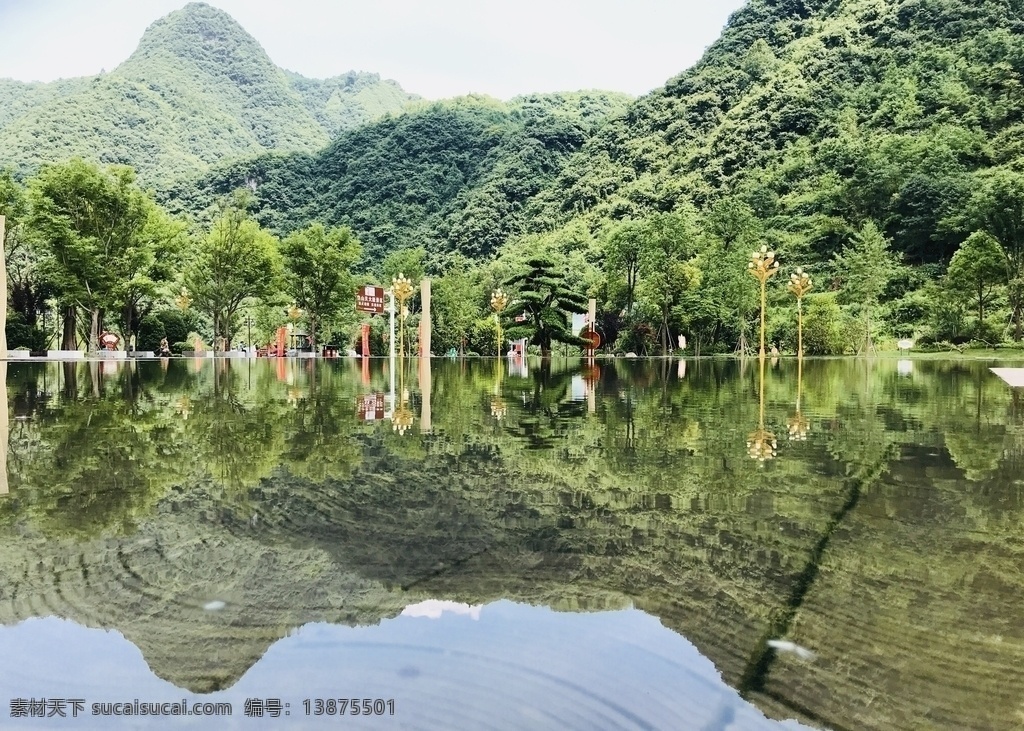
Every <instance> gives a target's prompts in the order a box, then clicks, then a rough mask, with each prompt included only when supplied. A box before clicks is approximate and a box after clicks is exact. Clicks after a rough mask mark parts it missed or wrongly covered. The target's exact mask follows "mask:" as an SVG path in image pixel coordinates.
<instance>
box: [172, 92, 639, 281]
mask: <svg viewBox="0 0 1024 731" xmlns="http://www.w3.org/2000/svg"><path fill="white" fill-rule="evenodd" d="M628 103H629V97H627V96H626V95H623V94H615V93H608V92H575V93H562V94H543V95H541V94H538V95H532V96H526V97H519V98H516V99H513V100H512V101H510V102H508V103H505V102H500V101H497V100H495V99H492V98H489V97H478V96H471V97H464V98H459V99H453V100H449V101H444V102H436V103H425V102H422V103H419V105H418V106H415V107H413V108H411V109H410V110H409V111H407V112H406V113H405V114H401V115H397V116H391V117H388V118H386V119H383V120H381V121H379V122H376V123H373V124H369V125H365V126H363V127H360V128H358V129H355V130H351V131H348V132H344V133H342V134H341V135H340V136H339V137H338V138H337V139H336V140H335V141H334V142H333V143H331V145H330V146H328V147H327V148H326V149H324V150H322V151H321V152H319V153H317V154H315V155H305V154H293V155H280V154H267V155H263V156H260V157H257V158H254V159H249V160H242V161H238V162H235V163H228V164H225V165H224V166H221V167H220V168H218V169H217V170H216V171H214V172H212V173H211V174H209V175H208V176H207V177H206V178H205V179H204V180H202V181H201V182H200V183H199V184H198V185H192V184H191V183H187V184H184V185H182V186H179V187H178V188H176V189H174V190H172V191H171V192H170V193H169V194H168V195H167V202H168V204H169V205H170V207H171V208H172V210H177V211H199V210H202V209H203V208H205V207H206V206H208V205H209V204H210V203H212V202H213V201H214V200H215V199H216V198H217V197H218V196H222V195H225V194H227V193H230V192H231V191H232V190H234V189H236V188H239V187H247V188H250V189H251V190H252V192H253V194H254V197H255V199H256V205H257V207H258V208H259V209H260V211H261V215H260V216H259V218H260V221H261V223H262V224H263V225H265V226H268V227H270V228H272V229H274V230H276V231H278V232H287V231H291V230H294V229H296V228H299V227H301V226H305V225H307V224H308V223H309V222H311V221H317V220H319V221H323V222H324V223H326V224H329V225H335V224H340V225H347V226H350V227H351V228H352V229H353V230H355V231H356V232H358V234H359V237H360V240H361V241H362V242H363V243H364V245H365V246H366V248H367V255H368V258H369V259H370V260H371V261H379V260H380V258H381V257H383V256H384V255H386V254H387V253H389V252H391V251H394V250H396V249H402V248H407V247H416V246H424V247H426V248H427V249H429V250H432V251H434V252H458V253H461V254H464V255H466V256H470V257H475V258H479V257H482V256H487V255H490V254H492V253H495V252H496V251H497V249H498V248H499V247H500V246H501V245H502V244H503V243H504V242H505V241H507V240H508V239H509V238H510V237H512V236H515V235H518V234H521V233H524V232H527V231H535V230H541V229H543V228H545V227H550V226H552V225H554V223H555V221H554V220H553V219H545V218H544V217H543V212H542V211H540V210H539V209H535V208H534V207H532V206H531V203H530V202H531V200H533V199H534V198H535V197H536V196H537V194H538V193H540V192H541V191H543V190H545V189H546V188H548V187H550V186H552V185H553V184H554V183H555V180H556V176H557V174H558V173H559V171H560V170H561V169H562V166H563V165H564V163H565V161H566V160H567V159H568V158H569V156H570V155H572V154H573V153H574V152H575V151H578V150H579V149H580V148H581V147H582V146H583V144H584V143H585V142H586V140H587V139H588V138H589V137H590V136H591V135H592V134H593V133H594V132H595V131H596V130H597V129H599V128H600V127H601V126H602V125H603V124H604V123H605V121H606V120H607V119H608V118H609V117H612V116H616V115H618V114H620V113H622V112H623V111H624V110H625V109H626V107H627V105H628Z"/></svg>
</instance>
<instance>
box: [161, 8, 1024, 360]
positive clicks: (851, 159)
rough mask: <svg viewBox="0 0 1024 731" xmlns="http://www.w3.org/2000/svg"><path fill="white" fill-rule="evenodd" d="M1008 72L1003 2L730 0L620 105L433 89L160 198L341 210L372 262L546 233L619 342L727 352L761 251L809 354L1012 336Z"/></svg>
mask: <svg viewBox="0 0 1024 731" xmlns="http://www.w3.org/2000/svg"><path fill="white" fill-rule="evenodd" d="M1022 74H1024V3H1021V2H1020V0H985V1H983V2H979V3H972V4H964V3H959V2H953V1H952V0H842V1H837V0H829V1H827V2H826V1H824V0H750V2H749V3H748V4H747V5H746V6H744V7H743V8H742V9H741V10H739V11H737V12H736V13H735V14H734V15H733V16H732V18H731V19H730V22H729V24H728V26H727V27H726V28H725V30H724V31H723V33H722V35H721V37H720V38H719V39H718V40H717V41H716V42H715V43H714V44H713V45H712V46H711V47H710V48H709V49H708V51H707V53H706V54H705V56H704V57H703V59H702V60H701V61H700V62H699V63H697V64H696V65H695V66H694V67H693V68H691V69H689V70H687V71H685V72H683V73H682V74H680V75H679V76H677V77H675V78H673V79H670V80H669V81H668V82H667V83H666V84H665V86H664V87H663V88H661V89H658V90H656V91H654V92H652V93H651V94H649V95H647V96H645V97H643V98H641V99H638V100H636V101H635V102H633V103H632V104H631V105H630V106H629V107H628V109H626V110H625V111H624V112H623V113H620V109H619V108H618V107H617V106H616V104H614V103H612V102H613V100H612V98H611V97H609V96H607V95H604V96H601V95H598V96H596V97H595V96H588V95H583V96H578V95H577V96H573V97H566V96H562V97H559V98H558V99H557V103H555V102H554V101H552V100H551V99H550V98H548V99H546V100H542V98H540V97H537V98H533V99H527V100H518V101H516V102H514V103H513V104H511V106H510V108H509V109H508V110H506V111H503V110H501V109H500V108H499V105H497V104H493V103H489V102H486V101H485V100H480V99H472V100H462V101H460V102H457V103H454V104H447V105H435V106H433V107H426V108H420V109H417V110H415V111H411V112H410V113H409V114H407V115H404V116H399V117H396V118H393V119H387V120H385V121H382V122H380V123H379V124H377V125H371V126H368V127H364V128H361V129H359V130H356V131H353V132H350V133H347V134H343V135H342V136H341V137H339V138H338V139H337V140H336V141H335V142H334V143H333V144H332V146H331V147H329V148H328V149H326V150H325V151H324V152H322V153H320V154H318V155H313V156H309V155H295V156H292V157H287V156H285V157H280V156H278V157H267V156H264V157H261V158H258V159H256V160H254V161H249V162H246V163H243V164H238V165H234V166H230V167H227V168H221V169H220V170H219V171H217V172H216V173H214V174H212V175H211V176H209V177H207V178H206V179H205V180H204V181H203V182H202V183H200V184H199V186H198V190H190V188H189V186H187V185H186V186H182V187H179V188H178V189H177V190H175V191H174V193H173V195H171V196H169V197H168V198H165V200H177V201H178V202H177V203H176V205H177V206H178V207H185V208H191V209H194V210H197V209H200V208H202V207H204V206H206V205H208V204H209V203H210V202H211V201H212V200H213V198H214V197H215V195H222V194H225V193H227V192H229V191H230V190H231V189H232V188H234V187H239V186H248V187H250V188H251V189H253V190H254V191H255V193H256V199H257V207H258V210H257V216H258V217H259V219H260V221H261V222H262V223H263V224H264V225H269V226H271V227H272V228H275V229H277V230H278V231H279V232H287V231H289V230H293V229H295V228H298V227H301V226H304V225H307V224H308V223H310V222H312V221H317V220H320V221H324V222H327V223H332V224H333V223H339V224H345V225H348V226H350V227H351V228H352V229H353V231H354V233H355V234H356V236H358V237H359V238H360V240H362V241H364V243H366V244H368V248H367V254H368V255H369V257H368V258H369V260H370V261H371V262H379V261H380V259H381V257H382V256H384V255H386V254H387V253H389V252H391V251H394V250H396V249H402V248H405V247H410V246H419V245H425V246H426V248H427V249H428V251H429V250H434V251H435V252H458V253H462V254H466V255H468V256H470V257H474V258H478V259H479V258H481V257H487V256H490V255H492V254H498V255H499V258H501V257H502V256H505V255H506V254H507V255H509V257H506V258H509V260H510V261H511V262H512V263H511V266H513V268H514V265H515V264H516V262H519V263H521V262H522V259H523V256H524V253H525V252H533V253H537V252H542V253H544V254H545V255H546V256H549V257H553V258H554V259H555V260H557V261H559V262H560V263H561V265H562V266H564V267H567V268H568V269H571V270H573V271H574V273H575V274H577V275H578V283H579V285H580V286H582V287H585V288H586V289H587V290H588V292H589V294H590V295H591V296H596V297H598V299H599V300H600V301H602V303H603V306H604V311H603V314H602V327H603V328H604V330H605V334H606V337H607V339H608V340H609V342H612V341H615V340H616V338H617V337H618V336H619V335H620V334H621V333H622V332H623V330H629V331H630V332H629V334H628V336H627V337H626V338H625V339H624V340H622V341H620V342H619V346H620V347H624V348H626V349H629V350H637V351H646V350H647V349H648V348H649V347H650V345H651V344H652V343H653V342H654V341H660V342H661V343H662V347H663V348H664V347H667V344H668V342H669V341H671V340H672V338H670V337H669V335H670V333H673V332H674V333H680V332H689V333H691V334H692V335H693V336H694V339H695V341H696V342H697V344H698V346H699V345H700V344H701V343H703V344H705V345H708V346H710V347H714V348H717V349H719V350H724V349H729V350H731V349H733V347H734V346H735V347H739V348H743V347H745V346H744V343H746V342H747V339H746V333H747V332H748V331H749V330H750V329H751V328H752V326H753V321H754V318H753V314H754V312H755V310H756V307H757V304H756V299H755V298H754V297H753V290H752V289H751V287H750V286H749V278H747V277H746V276H745V271H746V263H747V259H748V257H749V252H750V251H751V249H752V248H758V247H760V246H762V245H765V246H767V247H769V248H771V249H774V250H775V251H776V252H778V253H779V255H780V257H781V259H782V260H783V261H784V262H785V263H786V264H787V265H792V266H794V267H795V266H797V265H803V266H804V267H810V268H811V269H812V270H813V271H814V274H815V282H816V289H815V293H814V294H813V295H812V296H811V303H812V310H813V312H814V313H815V314H816V315H817V316H818V319H819V322H820V323H822V324H823V327H824V328H825V329H824V330H823V331H822V333H819V334H821V335H822V338H823V339H822V340H819V341H816V344H815V346H814V350H815V352H843V350H844V349H845V350H849V349H854V350H859V349H860V348H861V347H862V346H863V345H864V344H867V345H868V346H871V345H872V342H873V340H872V331H873V330H875V329H880V331H881V332H882V333H884V334H886V335H890V336H895V337H907V336H917V337H927V338H930V339H933V340H936V341H953V342H961V341H964V340H967V339H970V338H972V337H973V338H975V339H978V340H984V341H986V342H991V341H998V340H1000V339H1003V338H1004V336H1005V335H1006V334H1007V332H1008V331H1007V330H1006V327H1007V325H1008V323H1010V322H1012V325H1013V327H1012V333H1013V337H1014V339H1017V340H1020V339H1021V338H1022V337H1024V169H1022V166H1021V164H1020V162H1019V153H1020V150H1021V140H1022V139H1024V100H1022V99H1021V97H1020V94H1019V92H1020V89H1021V86H1022V80H1024V79H1022ZM972 233H974V234H977V236H975V237H974V238H973V239H972V245H971V247H969V248H968V250H966V251H965V252H964V256H963V257H962V261H961V264H962V266H958V267H956V268H954V269H953V270H951V276H949V277H943V273H944V271H945V268H946V266H947V265H948V264H949V263H950V260H951V258H952V257H953V255H954V254H955V253H957V252H958V250H960V249H959V247H961V245H964V244H965V242H966V241H967V239H968V237H969V236H970V235H971V234H972ZM993 246H994V247H995V248H994V249H993V248H992V247H993ZM979 252H988V254H987V256H988V258H987V260H986V261H987V263H986V264H985V266H984V267H981V268H979V267H978V266H975V265H974V263H973V262H977V261H978V256H979ZM993 257H994V258H993ZM997 260H1001V261H1002V263H999V261H997ZM431 261H432V265H431V266H432V268H433V270H434V273H435V274H438V273H442V272H443V271H444V270H445V264H444V262H445V261H447V259H446V258H444V257H433V258H432V259H431ZM858 262H859V264H858ZM872 262H876V263H877V266H875V265H874V264H872ZM669 264H671V265H672V266H671V267H670V266H669ZM873 267H874V269H875V270H879V269H880V271H873V269H872V268H873ZM428 268H430V267H428ZM499 268H500V267H499ZM504 270H506V271H507V270H508V267H505V268H504ZM488 277H490V275H486V276H484V278H485V279H486V278H488ZM491 279H492V280H493V277H491ZM782 290H783V288H782V287H779V288H778V291H776V292H774V294H773V296H772V299H773V300H775V301H776V302H777V303H778V304H782V303H783V302H785V301H787V300H788V298H787V296H786V293H785V292H784V291H782ZM822 290H829V291H830V292H832V293H834V294H832V295H831V299H829V298H824V297H822V296H821V294H820V293H821V292H822ZM836 295H838V299H837V296H836ZM972 297H973V300H972ZM840 306H841V307H842V308H843V309H842V310H840V309H839V307H840ZM787 309H788V308H787ZM972 312H973V313H974V314H975V315H977V318H976V321H975V322H974V323H973V325H972V324H970V323H969V321H968V315H970V314H971V313H972ZM986 312H987V313H988V314H989V317H988V319H986ZM873 313H874V314H873ZM792 320H793V317H792V313H791V312H788V311H780V314H779V318H778V319H777V320H776V321H775V322H773V323H770V327H771V332H770V333H769V337H770V338H771V339H772V340H775V341H778V342H786V343H789V344H792V342H793V340H795V337H794V335H795V333H794V332H793V329H794V328H793V326H792V324H791V322H792Z"/></svg>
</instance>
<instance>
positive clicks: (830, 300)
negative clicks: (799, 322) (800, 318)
mask: <svg viewBox="0 0 1024 731" xmlns="http://www.w3.org/2000/svg"><path fill="white" fill-rule="evenodd" d="M804 304H805V305H806V311H805V313H804V353H805V354H807V355H842V353H843V351H844V350H845V349H846V345H847V342H846V336H847V333H846V330H847V328H846V326H845V324H846V323H845V319H846V318H845V315H843V311H842V310H841V309H840V308H839V305H838V304H837V303H836V300H835V296H834V295H833V294H831V293H830V294H820V295H812V296H809V297H807V298H806V299H805V300H804Z"/></svg>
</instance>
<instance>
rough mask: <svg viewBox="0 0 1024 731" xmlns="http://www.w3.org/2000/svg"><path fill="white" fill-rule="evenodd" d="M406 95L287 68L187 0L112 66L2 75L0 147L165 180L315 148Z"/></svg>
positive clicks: (359, 79)
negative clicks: (37, 77) (34, 77)
mask: <svg viewBox="0 0 1024 731" xmlns="http://www.w3.org/2000/svg"><path fill="white" fill-rule="evenodd" d="M415 98H416V97H415V96H413V95H410V94H408V93H406V92H404V91H403V90H402V89H401V87H399V86H398V84H396V83H395V82H393V81H384V80H382V79H381V78H380V77H379V76H378V75H377V74H372V73H362V72H355V71H350V72H348V73H346V74H342V75H339V76H336V77H333V78H331V79H324V80H320V79H307V78H305V77H303V76H301V75H299V74H295V73H292V72H289V71H284V70H283V69H280V68H278V67H277V66H275V65H274V63H273V62H272V61H271V60H270V58H269V57H268V56H267V54H266V52H265V51H264V50H263V48H262V47H261V46H260V44H259V43H258V42H257V41H256V40H255V39H254V38H253V37H252V36H250V35H249V34H248V33H246V32H245V30H244V29H243V28H242V27H241V26H239V25H238V23H236V22H235V21H234V20H233V19H232V18H231V17H230V16H229V15H227V14H226V13H224V12H223V11H221V10H218V9H216V8H213V7H211V6H209V5H206V4H204V3H189V4H188V5H186V6H185V7H184V8H182V9H181V10H177V11H175V12H173V13H171V14H169V15H168V16H166V17H164V18H162V19H160V20H158V21H156V22H155V23H153V25H152V26H150V28H149V29H148V30H147V31H146V33H145V35H144V36H143V37H142V40H141V41H140V42H139V45H138V48H137V49H136V51H135V52H134V53H133V54H132V55H131V57H130V58H128V59H127V60H126V61H125V62H124V63H122V64H121V65H120V66H118V67H117V68H116V69H114V70H113V71H111V72H109V73H101V74H99V75H98V76H94V77H90V78H79V79H69V80H60V81H55V82H52V83H49V84H39V83H33V84H26V83H21V82H17V81H13V80H10V79H0V155H2V159H3V161H4V164H5V165H12V166H13V167H15V168H16V169H17V170H18V171H20V172H21V173H28V172H31V171H33V170H35V169H36V168H37V167H38V166H39V165H40V164H41V163H44V162H61V161H63V160H65V159H67V158H69V157H73V156H78V157H83V158H85V159H87V160H91V161H94V162H99V163H104V164H111V163H113V164H122V165H131V166H132V167H135V168H136V170H137V171H138V172H139V175H140V178H141V179H142V180H144V181H145V182H146V183H147V184H148V185H150V186H156V187H164V186H167V185H169V184H170V183H171V182H172V181H173V180H175V179H176V178H178V177H181V176H187V175H197V174H199V173H201V172H202V171H204V170H205V169H206V168H207V167H208V166H209V165H210V164H212V163H214V162H217V161H220V160H222V159H225V158H228V159H230V158H235V157H239V156H243V155H255V154H259V153H261V152H264V151H266V150H304V151H314V150H317V149H319V148H321V147H323V146H324V145H326V144H327V142H328V141H329V140H330V138H331V137H332V136H334V135H335V134H337V133H338V132H339V131H341V130H343V129H348V128H351V127H355V126H358V125H360V124H363V123H365V122H368V121H370V120H373V119H376V118H379V117H381V116H384V115H385V114H388V113H392V112H398V111H400V110H401V109H402V108H403V107H404V106H405V104H407V103H408V102H409V101H411V100H413V99H415Z"/></svg>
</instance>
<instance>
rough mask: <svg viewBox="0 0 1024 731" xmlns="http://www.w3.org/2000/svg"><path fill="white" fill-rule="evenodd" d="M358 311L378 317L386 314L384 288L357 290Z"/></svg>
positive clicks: (361, 288) (362, 288)
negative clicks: (383, 313)
mask: <svg viewBox="0 0 1024 731" xmlns="http://www.w3.org/2000/svg"><path fill="white" fill-rule="evenodd" d="M356 310H357V311H358V312H372V313H374V314H376V315H379V314H380V313H382V312H384V288H383V287H360V288H359V289H357V290H356Z"/></svg>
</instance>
